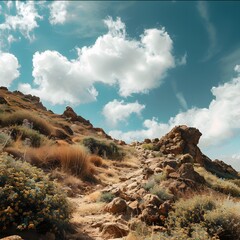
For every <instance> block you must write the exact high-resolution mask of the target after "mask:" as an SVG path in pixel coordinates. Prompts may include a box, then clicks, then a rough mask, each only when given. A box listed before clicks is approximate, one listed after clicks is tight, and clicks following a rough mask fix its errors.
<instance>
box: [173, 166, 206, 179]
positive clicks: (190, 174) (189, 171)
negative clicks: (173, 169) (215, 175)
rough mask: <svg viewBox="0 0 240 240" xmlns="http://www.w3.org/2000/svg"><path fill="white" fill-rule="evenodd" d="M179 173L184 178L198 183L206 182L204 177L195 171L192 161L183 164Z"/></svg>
mask: <svg viewBox="0 0 240 240" xmlns="http://www.w3.org/2000/svg"><path fill="white" fill-rule="evenodd" d="M178 173H179V174H180V176H181V177H182V178H187V179H191V180H193V181H195V182H198V183H205V179H204V177H202V176H201V175H199V174H198V173H197V172H195V171H194V168H193V165H192V164H191V163H184V164H182V165H181V167H180V168H179V170H178Z"/></svg>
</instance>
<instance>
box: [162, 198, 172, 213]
mask: <svg viewBox="0 0 240 240" xmlns="http://www.w3.org/2000/svg"><path fill="white" fill-rule="evenodd" d="M171 208H172V203H171V201H169V200H168V201H165V202H164V203H162V204H161V205H160V206H159V213H160V215H164V216H166V217H167V215H168V212H169V210H170V209H171Z"/></svg>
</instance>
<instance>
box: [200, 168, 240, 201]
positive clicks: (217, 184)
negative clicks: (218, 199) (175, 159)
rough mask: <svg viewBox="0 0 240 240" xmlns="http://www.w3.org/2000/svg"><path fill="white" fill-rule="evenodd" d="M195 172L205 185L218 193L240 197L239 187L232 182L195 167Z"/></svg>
mask: <svg viewBox="0 0 240 240" xmlns="http://www.w3.org/2000/svg"><path fill="white" fill-rule="evenodd" d="M195 170H196V171H197V172H198V173H199V174H200V175H201V176H203V177H204V178H205V180H206V182H207V185H208V186H209V187H210V188H212V189H214V190H216V191H219V192H222V193H225V194H230V195H232V196H234V197H240V187H239V186H237V185H236V184H235V183H234V182H231V181H229V180H224V179H221V178H218V177H216V176H215V175H213V174H212V173H210V172H208V171H206V169H205V168H203V167H195Z"/></svg>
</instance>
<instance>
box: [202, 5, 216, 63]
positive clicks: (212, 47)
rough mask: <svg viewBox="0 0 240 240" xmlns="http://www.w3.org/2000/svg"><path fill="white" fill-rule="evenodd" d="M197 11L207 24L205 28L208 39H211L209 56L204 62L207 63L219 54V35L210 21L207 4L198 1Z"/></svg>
mask: <svg viewBox="0 0 240 240" xmlns="http://www.w3.org/2000/svg"><path fill="white" fill-rule="evenodd" d="M197 9H198V12H199V14H200V16H201V18H202V19H203V21H204V23H205V27H206V30H207V33H208V37H209V42H210V45H209V47H208V52H207V55H206V57H205V59H204V61H207V60H209V59H210V58H212V57H213V55H214V54H215V53H216V52H217V34H216V29H215V26H214V25H213V23H212V22H211V20H210V16H209V11H208V6H207V2H205V1H198V2H197Z"/></svg>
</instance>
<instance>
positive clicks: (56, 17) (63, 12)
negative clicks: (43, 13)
mask: <svg viewBox="0 0 240 240" xmlns="http://www.w3.org/2000/svg"><path fill="white" fill-rule="evenodd" d="M67 5H68V2H67V1H54V2H53V3H51V4H50V5H49V9H50V17H49V21H50V23H51V24H52V25H56V24H63V23H64V22H65V21H66V19H67Z"/></svg>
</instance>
